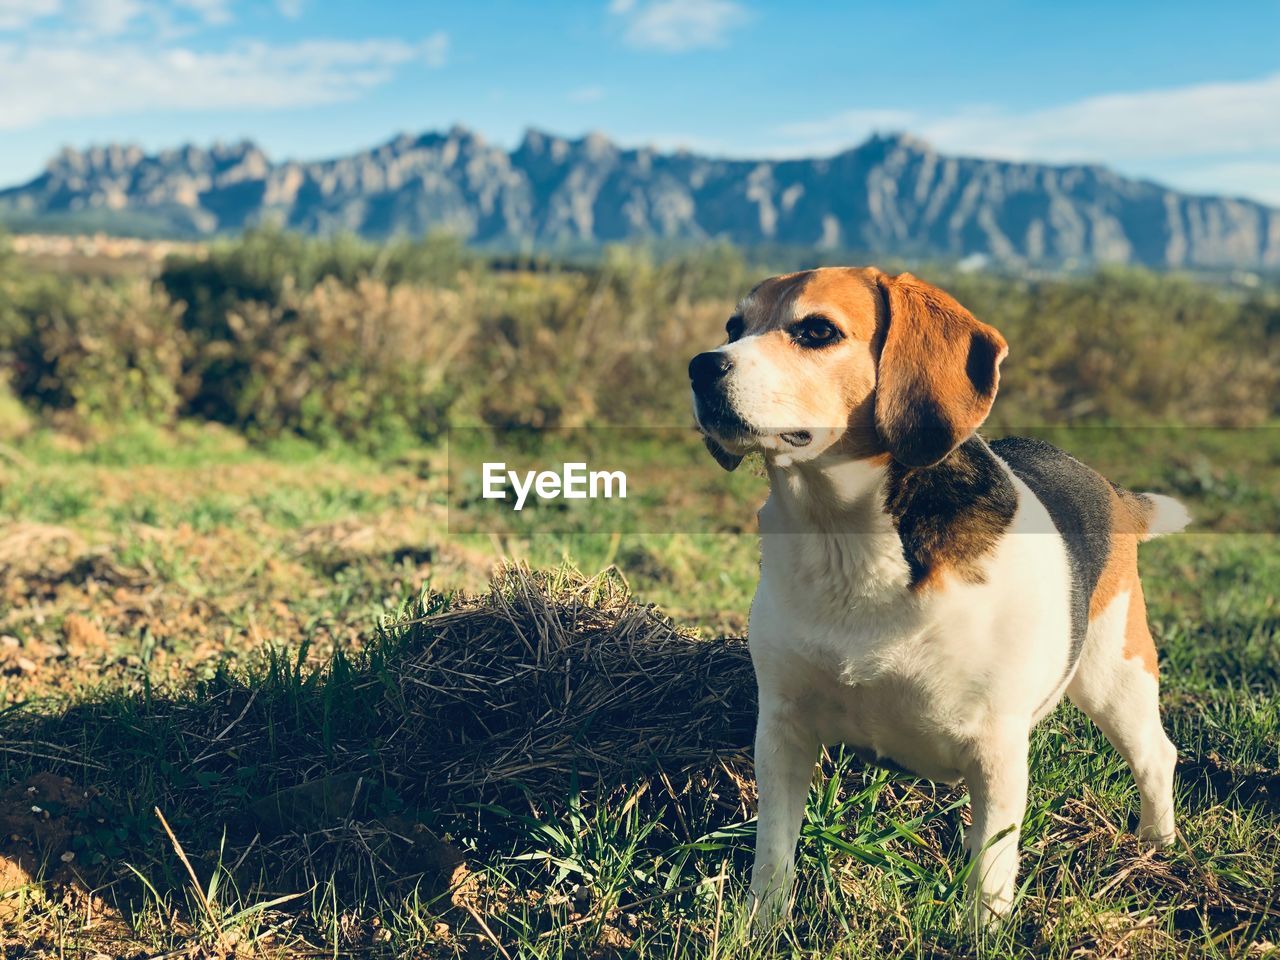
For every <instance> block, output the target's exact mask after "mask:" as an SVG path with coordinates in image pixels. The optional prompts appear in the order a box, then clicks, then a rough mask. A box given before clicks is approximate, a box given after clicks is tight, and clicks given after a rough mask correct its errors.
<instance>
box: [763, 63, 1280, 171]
mask: <svg viewBox="0 0 1280 960" xmlns="http://www.w3.org/2000/svg"><path fill="white" fill-rule="evenodd" d="M1277 118H1280V73H1277V74H1274V75H1272V76H1269V77H1263V78H1261V79H1258V80H1249V81H1242V82H1235V83H1205V84H1195V85H1190V86H1183V87H1169V88H1166V89H1157V90H1144V91H1137V92H1132V93H1112V94H1105V95H1102V96H1094V97H1087V98H1085V99H1082V100H1077V101H1075V102H1074V103H1067V104H1063V105H1060V106H1055V107H1044V108H1040V109H1034V110H1023V111H1013V110H1007V109H1002V108H998V107H969V108H965V109H961V110H957V111H954V112H952V113H928V112H924V111H879V110H851V111H846V112H844V113H840V114H837V115H835V116H831V117H826V118H822V119H818V120H810V121H803V122H797V123H790V124H786V125H783V126H781V127H779V128H778V131H777V132H778V133H779V134H780V135H781V136H782V137H783V138H785V139H787V140H788V141H790V143H789V144H788V147H787V149H788V151H793V150H794V151H797V152H809V151H814V150H826V149H840V148H842V147H847V146H850V145H851V144H852V143H854V142H856V141H858V140H860V139H862V138H863V137H865V136H866V135H867V134H868V133H869V132H871V131H872V130H877V129H878V130H886V129H899V130H910V131H911V132H913V133H917V134H919V135H921V136H922V137H924V138H925V139H926V140H928V141H929V142H930V143H932V144H933V145H934V146H936V147H938V148H939V149H940V150H945V151H949V152H952V153H969V154H978V155H981V156H1000V157H1009V158H1014V159H1024V158H1025V159H1035V160H1050V161H1063V162H1068V161H1105V162H1110V163H1116V162H1121V161H1129V160H1161V161H1163V160H1167V159H1169V158H1170V157H1192V156H1201V157H1211V156H1218V157H1223V156H1230V155H1241V154H1246V153H1255V152H1260V151H1276V150H1280V122H1277Z"/></svg>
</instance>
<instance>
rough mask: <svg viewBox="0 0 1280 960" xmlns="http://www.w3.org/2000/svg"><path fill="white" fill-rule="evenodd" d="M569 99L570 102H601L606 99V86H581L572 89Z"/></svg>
mask: <svg viewBox="0 0 1280 960" xmlns="http://www.w3.org/2000/svg"><path fill="white" fill-rule="evenodd" d="M567 99H568V101H569V102H570V103H599V102H600V101H601V100H603V99H604V87H594V86H593V87H579V88H578V89H577V90H570V91H569V94H568V97H567Z"/></svg>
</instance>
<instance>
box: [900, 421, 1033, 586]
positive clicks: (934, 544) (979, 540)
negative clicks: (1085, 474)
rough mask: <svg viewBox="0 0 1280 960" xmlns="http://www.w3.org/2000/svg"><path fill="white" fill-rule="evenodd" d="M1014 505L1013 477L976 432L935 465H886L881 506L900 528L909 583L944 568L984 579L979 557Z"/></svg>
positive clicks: (1007, 521) (970, 579)
mask: <svg viewBox="0 0 1280 960" xmlns="http://www.w3.org/2000/svg"><path fill="white" fill-rule="evenodd" d="M1017 509H1018V493H1017V490H1016V489H1015V488H1014V486H1013V482H1012V481H1011V480H1010V479H1009V475H1008V473H1007V472H1006V471H1005V469H1004V468H1003V467H1002V466H1001V465H1000V463H999V461H997V460H996V458H995V457H994V456H992V454H991V450H990V449H989V448H988V447H987V445H986V443H985V442H984V441H983V440H982V439H981V438H980V437H978V436H976V435H975V436H972V437H970V438H969V439H968V440H966V441H965V442H964V443H962V444H961V445H960V446H959V447H957V448H956V449H955V450H953V451H952V452H951V453H950V454H948V455H947V456H946V457H944V458H943V459H942V460H941V461H939V462H938V463H936V464H934V465H933V466H930V467H908V466H904V465H903V464H901V463H898V462H897V461H896V460H895V461H893V462H892V463H891V464H890V465H889V476H888V482H887V484H886V486H885V510H886V511H887V512H888V513H889V515H890V516H891V517H892V518H893V520H894V523H895V524H896V526H897V528H898V538H899V539H900V540H901V541H902V555H903V557H904V558H905V559H906V561H907V566H908V568H909V569H910V572H911V587H912V588H913V589H915V588H918V587H919V586H921V585H922V584H923V583H925V582H926V581H927V580H928V579H929V578H930V576H931V575H934V574H936V573H939V572H941V571H943V570H948V569H949V570H952V571H954V572H955V573H956V575H958V576H959V577H961V578H962V579H964V580H967V581H968V582H970V583H982V582H983V581H984V576H983V572H982V568H981V566H980V564H979V561H980V560H981V559H982V557H984V556H985V555H986V554H987V553H988V552H989V551H990V550H991V548H992V547H994V546H995V544H996V541H997V540H999V538H1000V536H1001V534H1003V533H1004V531H1005V530H1006V529H1007V528H1008V526H1009V524H1010V522H1011V521H1012V520H1013V515H1014V513H1015V512H1016V511H1017Z"/></svg>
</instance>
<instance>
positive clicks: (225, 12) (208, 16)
mask: <svg viewBox="0 0 1280 960" xmlns="http://www.w3.org/2000/svg"><path fill="white" fill-rule="evenodd" d="M176 2H177V4H178V6H179V7H182V8H184V9H186V10H190V11H191V12H192V13H194V14H195V15H196V16H198V17H199V18H200V19H201V20H203V21H204V22H205V23H207V24H209V25H210V26H221V25H223V24H226V23H230V22H231V19H232V17H231V0H176Z"/></svg>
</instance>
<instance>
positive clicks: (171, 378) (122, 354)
mask: <svg viewBox="0 0 1280 960" xmlns="http://www.w3.org/2000/svg"><path fill="white" fill-rule="evenodd" d="M4 299H5V301H6V302H7V309H6V311H5V312H6V314H7V316H8V321H7V326H8V333H7V335H6V339H7V341H8V343H7V352H8V353H9V355H10V362H11V365H12V375H11V386H12V389H13V390H14V392H15V393H16V394H17V396H18V397H20V398H21V399H22V401H23V402H24V403H26V404H27V405H28V406H29V407H32V408H33V409H36V410H40V411H46V412H51V413H55V414H59V415H62V416H63V417H64V418H65V417H66V416H71V417H74V418H76V419H78V420H80V421H84V422H90V423H92V422H105V421H119V420H127V419H141V420H148V421H156V422H161V423H165V422H169V421H171V420H172V419H173V417H174V416H175V414H176V413H177V411H178V406H179V383H180V379H181V376H182V359H183V354H184V346H185V338H184V336H183V334H182V330H181V328H180V326H179V323H178V313H179V311H178V309H177V308H176V307H175V306H174V304H172V303H171V302H170V301H169V299H168V297H166V296H165V294H164V293H163V292H162V291H160V290H157V289H156V288H155V287H154V286H153V285H152V284H151V283H150V282H148V281H146V280H141V279H138V280H132V281H125V282H115V283H108V282H103V281H87V282H67V281H66V280H65V279H62V278H56V277H51V276H46V277H40V278H37V279H35V280H31V281H27V282H24V283H10V284H6V288H5V296H4Z"/></svg>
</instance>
